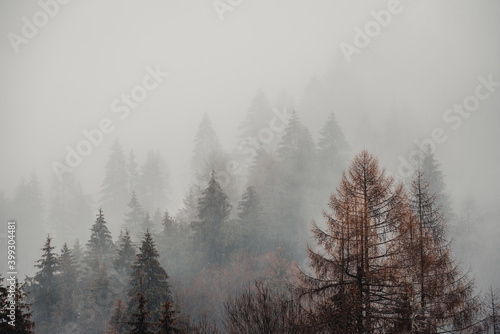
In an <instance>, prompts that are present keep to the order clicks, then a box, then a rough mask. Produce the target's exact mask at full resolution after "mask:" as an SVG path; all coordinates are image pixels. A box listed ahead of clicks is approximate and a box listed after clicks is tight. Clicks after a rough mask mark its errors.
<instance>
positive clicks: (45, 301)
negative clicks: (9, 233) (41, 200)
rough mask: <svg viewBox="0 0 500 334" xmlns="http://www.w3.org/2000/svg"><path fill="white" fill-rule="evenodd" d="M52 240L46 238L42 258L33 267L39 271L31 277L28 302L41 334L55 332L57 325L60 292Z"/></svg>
mask: <svg viewBox="0 0 500 334" xmlns="http://www.w3.org/2000/svg"><path fill="white" fill-rule="evenodd" d="M51 241H52V238H50V236H47V240H46V242H45V244H44V246H43V248H42V251H43V253H42V257H41V259H39V260H37V261H36V262H37V263H38V264H37V265H35V267H36V268H38V269H39V270H38V271H37V272H36V274H35V276H34V277H33V280H32V284H31V286H30V300H31V301H32V305H33V320H34V322H35V323H36V325H37V328H38V330H39V331H40V332H42V333H49V332H51V331H54V330H55V326H56V324H57V320H58V319H57V317H58V314H57V312H58V310H57V307H58V305H59V302H60V298H61V297H60V290H59V287H58V284H57V279H56V276H57V273H58V267H59V263H58V259H57V255H56V254H55V253H54V252H53V250H54V248H55V247H54V246H52V245H51Z"/></svg>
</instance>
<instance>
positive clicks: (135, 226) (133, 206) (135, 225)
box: [123, 191, 144, 239]
mask: <svg viewBox="0 0 500 334" xmlns="http://www.w3.org/2000/svg"><path fill="white" fill-rule="evenodd" d="M128 207H129V208H130V212H129V213H126V214H125V216H126V218H125V219H124V220H125V223H124V224H123V228H124V229H125V230H128V231H129V232H130V233H131V235H133V236H134V237H136V236H139V235H140V231H141V225H142V222H143V221H144V208H143V207H142V205H141V204H140V203H139V201H138V200H137V196H136V195H135V191H132V197H131V198H130V202H129V203H128ZM138 239H140V237H139V238H138Z"/></svg>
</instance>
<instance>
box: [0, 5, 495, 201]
mask: <svg viewBox="0 0 500 334" xmlns="http://www.w3.org/2000/svg"><path fill="white" fill-rule="evenodd" d="M42 2H44V3H45V2H49V1H48V0H42ZM223 2H224V3H227V1H223ZM233 2H234V3H235V2H237V1H233ZM390 3H391V1H356V2H354V1H332V0H330V1H326V0H313V1H304V0H302V1H299V0H252V1H242V2H241V4H240V5H237V6H236V7H234V8H233V10H232V11H228V12H225V13H224V14H223V16H224V20H221V19H220V16H219V15H218V13H217V11H216V10H215V9H214V6H213V3H212V1H210V0H205V1H185V0H184V1H181V0H161V1H160V0H150V1H129V0H114V1H81V0H73V1H69V3H68V4H64V5H63V4H61V5H59V9H58V11H57V13H55V14H54V15H53V17H50V18H49V19H48V22H47V23H46V25H45V26H43V27H41V28H39V30H38V32H37V33H36V34H35V35H34V36H33V37H31V38H28V39H27V40H26V41H27V42H26V43H22V44H20V45H17V47H16V46H13V43H12V41H11V40H10V39H9V34H10V33H14V34H17V35H19V36H22V29H23V25H24V24H25V21H23V17H26V18H27V19H28V20H29V21H30V22H33V16H34V15H35V16H36V15H37V13H39V12H40V11H41V7H40V4H39V3H38V2H37V1H14V0H10V1H7V0H5V1H2V2H1V4H0V32H1V35H2V36H3V37H2V40H1V42H0V69H1V74H2V75H1V77H0V163H1V171H2V173H1V174H0V190H1V191H4V192H5V193H6V195H7V197H10V198H11V197H12V196H13V195H14V190H15V186H16V185H17V183H18V181H19V179H20V178H21V177H22V176H24V177H29V175H30V173H31V172H32V171H33V170H35V171H36V172H37V173H38V174H39V176H40V179H41V181H42V184H43V186H44V187H45V188H46V189H47V188H48V187H49V184H50V182H51V179H52V178H53V177H54V173H53V171H52V167H51V163H52V161H55V160H57V161H63V159H64V156H65V154H66V151H65V147H66V146H67V145H69V146H71V147H73V148H74V147H76V145H77V144H78V142H79V141H81V140H83V139H84V136H83V135H82V130H84V129H87V130H90V129H92V128H96V127H98V126H99V122H100V121H101V120H102V119H103V118H109V119H111V120H112V121H113V124H114V125H115V128H114V130H113V131H112V133H110V134H106V135H105V138H104V142H103V143H102V144H101V145H99V146H98V147H95V148H94V149H93V152H92V154H90V155H89V156H87V157H85V158H84V161H83V163H82V164H81V165H80V166H78V167H77V168H76V169H75V171H74V173H75V175H76V176H78V178H79V179H80V180H81V181H82V183H83V187H84V191H85V192H87V193H91V194H95V193H97V192H98V190H99V186H100V184H101V182H102V179H103V176H104V175H103V173H104V164H105V161H106V158H107V155H108V152H109V151H108V148H109V146H110V144H111V143H112V141H113V140H114V138H115V137H117V138H118V139H119V140H120V142H121V144H122V145H123V146H124V147H125V148H126V149H131V148H132V149H134V150H135V151H136V154H137V155H138V160H139V161H142V159H143V158H144V156H145V153H146V151H147V150H149V149H158V150H159V151H160V152H161V153H162V154H163V156H164V158H165V159H166V160H167V163H168V165H169V168H170V173H171V183H172V185H173V187H174V189H173V191H174V194H173V195H174V196H173V197H174V199H175V201H177V202H178V201H180V199H181V198H182V196H183V195H184V187H186V186H187V183H188V182H189V175H190V174H189V170H188V167H189V158H190V156H191V153H192V148H193V138H194V135H195V131H196V128H197V126H198V123H199V121H200V119H201V116H202V115H203V113H204V112H208V114H209V115H210V117H211V119H212V123H213V126H214V128H215V130H216V132H217V134H218V135H219V138H220V140H221V142H222V144H223V145H224V147H225V148H226V149H227V150H231V149H232V148H233V147H234V145H235V144H236V134H237V127H238V125H239V123H240V122H241V121H242V120H243V118H244V116H245V112H246V111H247V109H248V107H249V105H250V103H251V101H252V99H253V97H254V96H255V94H256V92H257V90H258V89H262V90H263V91H264V92H265V93H266V94H267V95H268V97H269V98H270V99H271V100H274V99H275V98H276V97H277V96H278V94H279V93H280V92H281V91H283V90H286V91H287V92H288V93H289V94H290V95H292V96H293V98H294V100H295V102H296V105H300V101H301V99H302V96H303V90H304V87H305V85H306V84H307V82H308V81H309V80H310V78H311V77H312V75H313V74H314V73H316V74H317V75H318V76H319V77H320V78H321V79H322V80H324V81H325V82H326V83H327V85H328V88H329V89H330V90H331V94H332V95H334V96H336V97H337V100H338V103H336V104H335V106H334V107H333V111H334V112H335V113H336V115H337V118H338V120H339V123H340V126H341V127H342V128H343V130H344V132H345V134H346V136H347V138H348V140H349V142H350V143H351V145H352V147H353V153H354V154H355V153H357V151H358V150H359V149H362V148H367V149H369V150H372V151H374V153H375V154H376V155H378V156H380V157H381V160H382V164H383V165H386V166H387V167H388V168H390V169H392V170H393V171H394V172H395V170H396V168H397V165H398V156H399V155H403V156H404V155H405V154H408V152H409V150H411V149H412V144H413V142H414V140H415V139H417V138H420V139H423V138H428V137H430V134H431V132H432V131H433V129H435V128H442V129H443V130H444V131H445V133H446V135H447V136H448V139H447V140H446V141H445V142H444V143H442V144H439V145H438V146H437V151H436V154H437V157H438V159H440V160H441V161H442V162H443V170H444V172H445V174H446V175H447V179H446V181H447V184H448V187H449V190H450V191H451V192H452V194H453V196H454V199H457V200H458V199H460V198H462V197H464V196H462V195H464V194H465V193H466V192H467V193H471V194H473V195H474V196H480V197H481V198H483V199H484V200H485V201H488V204H491V205H493V204H494V203H498V199H499V198H500V191H499V190H498V188H499V187H498V184H499V181H500V177H499V176H498V174H499V173H498V164H499V162H500V154H499V149H498V143H499V142H500V141H499V139H500V136H499V134H498V130H497V127H498V125H499V124H500V122H499V120H500V116H499V106H500V87H499V88H498V91H496V92H493V93H491V96H490V97H489V98H487V99H485V100H484V101H481V102H480V106H479V107H478V109H477V110H476V111H474V112H473V113H471V115H470V117H469V118H467V119H463V123H462V124H461V126H459V127H458V128H457V129H452V128H451V126H450V123H446V122H444V120H443V114H444V112H445V110H446V109H448V108H451V107H452V106H453V104H454V103H462V102H463V100H464V98H466V97H467V96H469V95H471V94H474V90H475V87H476V86H477V85H478V84H479V81H478V77H480V76H483V77H485V78H487V77H488V75H490V74H491V75H492V76H493V79H494V80H495V81H499V82H500V63H499V61H498V60H499V59H500V43H499V42H500V40H499V36H500V35H499V34H498V32H499V31H500V20H498V16H499V14H500V2H498V1H494V0H489V1H486V0H475V1H465V0H460V1H457V0H447V1H424V0H420V1H416V0H415V1H409V0H401V2H400V4H399V7H398V8H399V13H398V14H394V15H392V19H391V22H390V23H389V24H388V25H387V26H386V27H382V29H381V31H380V34H378V35H377V36H375V37H373V38H371V41H370V44H369V45H368V46H366V47H365V48H362V49H361V50H360V53H359V54H354V55H352V59H351V60H352V61H351V62H350V63H348V62H347V60H346V57H344V55H343V53H342V52H341V49H340V47H339V46H340V43H341V42H345V43H349V44H351V45H353V43H354V42H353V40H354V37H355V32H354V30H353V29H354V28H355V27H360V28H362V29H363V28H364V26H365V24H367V23H368V22H370V21H372V20H373V17H372V15H371V14H370V13H371V11H373V10H374V11H380V10H384V9H387V8H388V6H390ZM10 36H11V39H12V36H13V35H12V34H11V35H10ZM16 48H17V49H18V50H17V51H18V52H17V53H16V50H15V49H16ZM157 66H159V68H160V69H161V70H162V71H165V72H169V74H170V75H169V76H168V77H167V78H164V80H163V82H162V83H160V84H159V86H158V87H157V88H156V89H154V90H152V91H150V92H149V93H148V96H147V97H146V99H145V100H144V101H142V102H140V104H139V106H138V107H137V108H136V109H134V110H132V111H131V113H130V115H129V116H128V117H127V118H126V119H124V120H121V119H120V118H119V114H116V113H113V111H112V109H111V104H112V102H113V101H114V100H115V99H117V98H119V97H120V95H121V94H130V92H131V89H132V88H133V87H135V86H136V85H140V84H142V81H143V78H144V76H145V75H147V74H148V71H147V70H146V68H147V67H150V68H153V69H154V68H156V67H157ZM298 112H299V113H300V116H301V117H302V119H303V121H304V123H306V124H307V125H308V126H309V127H310V130H311V132H312V133H313V135H314V136H315V138H316V133H317V131H318V130H319V128H320V126H321V124H322V123H323V122H324V121H325V120H326V117H327V115H328V113H329V112H330V111H329V110H325V112H324V114H321V115H314V114H308V113H307V111H304V110H298ZM396 118H397V119H399V120H400V122H402V123H403V124H405V128H406V129H408V130H407V132H405V133H403V135H402V137H400V138H396V139H395V140H396V141H397V144H396V145H392V146H391V147H380V145H376V146H372V144H373V142H374V140H372V138H371V136H373V135H375V136H384V134H385V133H387V129H388V128H390V124H391V119H396ZM360 119H363V122H364V123H363V122H361V121H360ZM360 124H364V125H360Z"/></svg>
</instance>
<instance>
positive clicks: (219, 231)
mask: <svg viewBox="0 0 500 334" xmlns="http://www.w3.org/2000/svg"><path fill="white" fill-rule="evenodd" d="M230 212H231V205H230V204H229V200H228V198H227V196H226V194H225V193H224V192H223V191H222V189H221V187H220V185H219V183H218V182H217V181H216V180H215V173H214V172H213V171H212V177H211V178H210V181H209V183H208V187H207V188H206V189H205V191H203V193H202V197H201V198H200V199H199V202H198V219H199V221H195V222H192V223H191V228H192V229H193V231H194V236H193V238H194V243H195V245H196V247H198V249H199V250H201V251H202V252H203V253H204V255H205V257H206V259H207V261H208V262H215V263H220V262H221V261H222V258H223V254H224V246H225V242H226V241H225V240H224V239H225V236H224V234H223V231H224V229H223V224H224V223H225V222H226V220H227V218H228V217H229V213H230Z"/></svg>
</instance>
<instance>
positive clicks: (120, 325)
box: [106, 298, 130, 334]
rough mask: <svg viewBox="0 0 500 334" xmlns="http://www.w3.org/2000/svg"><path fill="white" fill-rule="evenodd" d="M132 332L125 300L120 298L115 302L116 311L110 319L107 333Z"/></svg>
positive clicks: (120, 333) (123, 333)
mask: <svg viewBox="0 0 500 334" xmlns="http://www.w3.org/2000/svg"><path fill="white" fill-rule="evenodd" d="M129 332H130V326H129V325H128V324H127V312H126V308H125V305H124V304H123V300H122V299H121V298H118V300H117V301H116V304H115V311H114V313H113V315H112V316H111V318H110V319H109V327H108V330H107V331H106V334H125V333H129Z"/></svg>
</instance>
